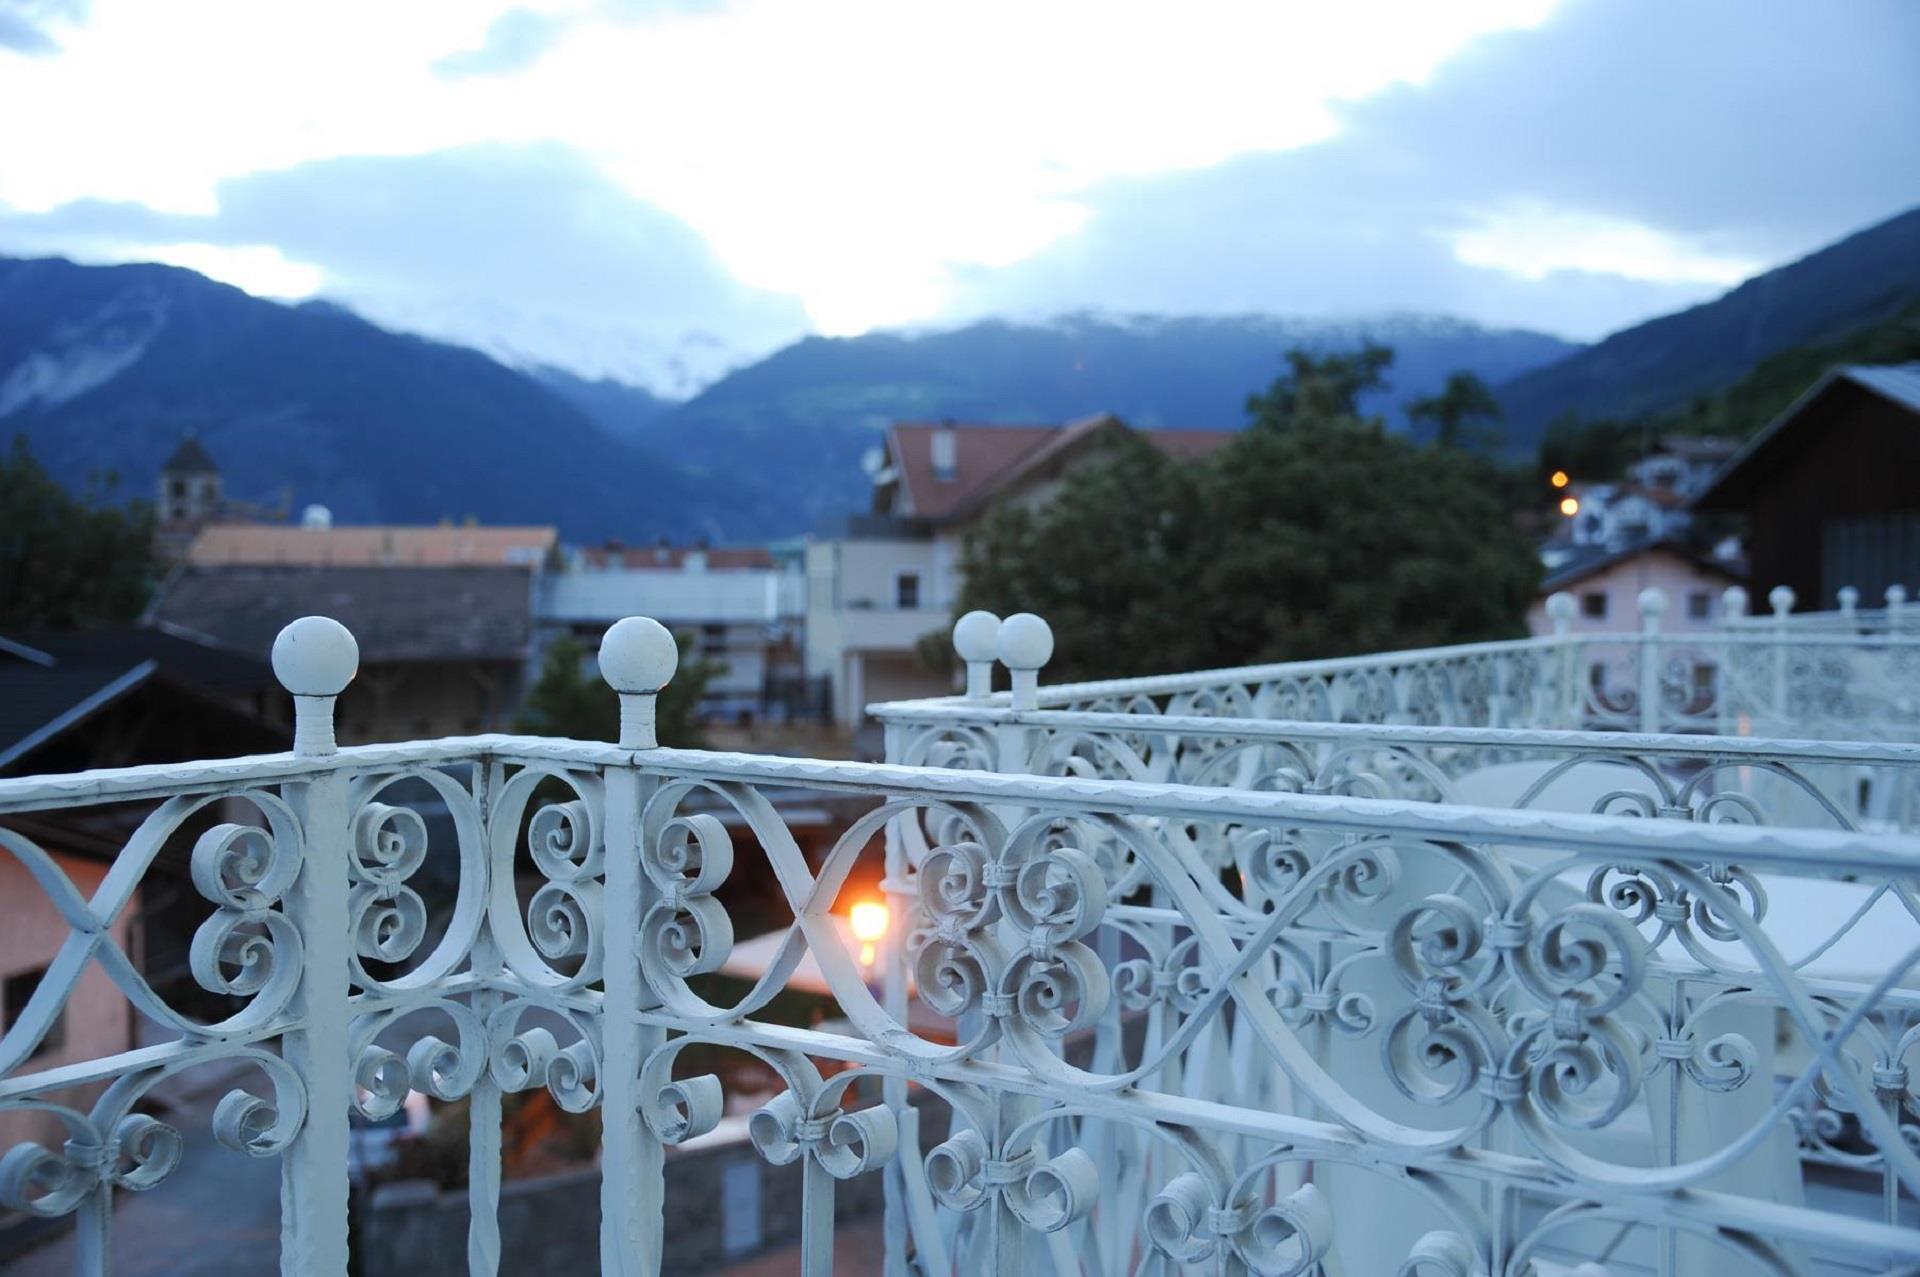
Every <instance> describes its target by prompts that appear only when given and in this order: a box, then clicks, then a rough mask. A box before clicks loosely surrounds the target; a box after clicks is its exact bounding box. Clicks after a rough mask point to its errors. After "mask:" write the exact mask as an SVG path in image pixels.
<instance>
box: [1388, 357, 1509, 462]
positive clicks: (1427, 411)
mask: <svg viewBox="0 0 1920 1277" xmlns="http://www.w3.org/2000/svg"><path fill="white" fill-rule="evenodd" d="M1500 417H1501V412H1500V401H1499V400H1498V399H1495V398H1494V397H1493V391H1492V390H1490V389H1488V387H1487V383H1486V382H1484V381H1482V380H1480V378H1478V377H1476V376H1475V375H1474V374H1472V373H1470V372H1456V373H1453V374H1452V375H1450V376H1449V377H1448V378H1447V384H1446V385H1445V387H1443V388H1442V389H1441V391H1440V393H1439V394H1437V395H1422V396H1421V397H1420V398H1418V399H1415V400H1414V401H1413V402H1411V403H1409V404H1408V405H1407V418H1408V420H1409V421H1412V422H1413V423H1415V425H1416V426H1429V425H1430V426H1432V427H1433V441H1434V442H1435V443H1436V444H1438V445H1440V446H1441V447H1442V448H1459V447H1464V446H1465V445H1467V444H1473V445H1475V446H1477V447H1490V446H1492V445H1493V444H1495V443H1497V442H1498V438H1497V433H1498V423H1499V421H1500Z"/></svg>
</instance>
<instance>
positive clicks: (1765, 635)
mask: <svg viewBox="0 0 1920 1277" xmlns="http://www.w3.org/2000/svg"><path fill="white" fill-rule="evenodd" d="M1781 643H1788V644H1790V645H1792V646H1793V647H1795V648H1807V647H1815V648H1817V647H1835V648H1843V647H1859V646H1861V645H1863V644H1864V645H1868V646H1871V647H1874V648H1887V647H1896V648H1913V649H1915V650H1916V651H1920V634H1892V633H1886V632H1876V633H1871V634H1859V633H1847V632H1837V631H1836V632H1823V631H1821V630H1819V629H1817V628H1811V627H1809V628H1806V629H1795V628H1791V627H1790V628H1789V630H1788V632H1787V633H1785V634H1784V635H1783V634H1782V633H1781V631H1780V629H1779V627H1776V626H1775V625H1774V624H1773V622H1772V621H1771V620H1769V619H1767V618H1759V619H1758V620H1753V621H1751V622H1749V621H1748V620H1742V621H1740V622H1738V623H1737V624H1733V625H1728V626H1724V627H1722V628H1719V629H1714V630H1692V631H1661V632H1656V633H1652V634H1649V633H1648V632H1646V631H1644V630H1619V631H1583V632H1575V633H1566V634H1541V635H1534V636H1532V637H1528V638H1518V639H1497V640H1494V641H1492V642H1486V643H1459V644H1453V645H1449V646H1444V647H1423V648H1408V649H1404V650H1401V651H1393V652H1370V653H1367V654H1365V655H1361V656H1336V657H1324V658H1317V659H1313V660H1304V661H1279V662H1274V663H1271V664H1266V665H1239V666H1226V667H1222V668H1219V669H1210V670H1194V671H1190V672H1188V673H1183V674H1143V675H1138V676H1135V677H1130V678H1111V679H1094V680H1090V681H1087V682H1080V683H1056V684H1051V685H1047V686H1042V687H1040V688H1038V689H1037V699H1038V701H1039V703H1040V704H1041V705H1058V704H1062V703H1066V702H1072V701H1085V700H1096V699H1107V698H1111V697H1117V696H1157V695H1168V694H1177V693H1180V692H1191V691H1201V690H1205V689H1207V688H1213V687H1219V686H1221V685H1222V684H1231V683H1239V684H1250V683H1265V682H1270V681H1273V680H1277V679H1289V678H1311V677H1314V676H1316V675H1321V674H1348V673H1352V672H1354V671H1356V670H1369V669H1388V668H1392V667H1395V666H1409V665H1436V664H1444V663H1447V662H1452V661H1466V660H1472V659H1474V658H1476V657H1490V656H1504V655H1509V654H1513V653H1520V652H1550V651H1555V650H1559V649H1563V648H1566V649H1576V650H1577V649H1579V648H1583V647H1638V646H1642V645H1646V644H1654V645H1657V646H1661V647H1669V648H1671V647H1680V646H1685V647H1722V648H1725V647H1739V648H1747V647H1755V648H1766V647H1772V646H1777V645H1779V644H1781ZM1010 701H1011V696H1010V694H1009V693H1007V692H994V693H991V694H990V695H988V696H986V697H983V698H979V699H971V698H962V697H958V696H955V697H931V698H927V699H925V700H919V701H911V702H894V703H895V704H900V703H905V704H912V705H916V706H920V705H932V704H982V703H984V704H989V705H1006V704H1009V703H1010ZM886 706H887V703H886V702H879V703H875V704H872V705H869V706H868V707H867V709H868V712H869V713H873V714H876V715H877V714H880V713H882V711H884V710H885V708H886Z"/></svg>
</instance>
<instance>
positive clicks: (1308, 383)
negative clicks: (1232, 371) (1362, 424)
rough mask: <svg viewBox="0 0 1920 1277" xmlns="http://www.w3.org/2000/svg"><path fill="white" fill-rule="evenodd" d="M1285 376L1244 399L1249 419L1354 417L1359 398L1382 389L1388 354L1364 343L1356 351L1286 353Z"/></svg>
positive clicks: (1389, 362) (1382, 348) (1388, 365)
mask: <svg viewBox="0 0 1920 1277" xmlns="http://www.w3.org/2000/svg"><path fill="white" fill-rule="evenodd" d="M1286 360H1287V372H1286V374H1285V375H1284V376H1282V377H1280V378H1278V379H1277V380H1276V381H1275V382H1274V383H1273V385H1271V386H1270V387H1268V388H1267V390H1266V391H1265V392H1264V393H1260V394H1254V395H1249V396H1248V397H1247V412H1248V413H1249V414H1250V415H1251V416H1254V417H1266V418H1268V419H1272V420H1281V421H1288V420H1292V419H1293V418H1294V417H1333V416H1347V417H1355V416H1358V415H1359V414H1360V396H1361V395H1362V394H1364V393H1366V392H1367V391H1369V390H1379V389H1381V388H1382V387H1384V386H1385V385H1386V375H1387V369H1389V368H1391V367H1392V366H1393V350H1392V349H1391V348H1390V347H1387V346H1379V345H1375V344H1374V343H1373V342H1368V343H1367V344H1366V345H1364V346H1362V347H1361V348H1360V349H1359V350H1356V351H1351V352H1341V353H1336V354H1330V355H1328V354H1321V355H1316V354H1314V353H1313V352H1311V351H1308V350H1289V351H1288V352H1287V354H1286Z"/></svg>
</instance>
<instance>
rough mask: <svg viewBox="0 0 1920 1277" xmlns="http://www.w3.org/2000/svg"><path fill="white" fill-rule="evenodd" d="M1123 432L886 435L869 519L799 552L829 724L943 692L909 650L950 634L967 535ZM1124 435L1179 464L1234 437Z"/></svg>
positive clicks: (914, 431) (1122, 427)
mask: <svg viewBox="0 0 1920 1277" xmlns="http://www.w3.org/2000/svg"><path fill="white" fill-rule="evenodd" d="M1135 429H1136V428H1135V427H1133V426H1129V425H1128V424H1127V423H1126V422H1124V421H1122V420H1120V418H1118V417H1115V416H1113V415H1111V414H1102V415H1099V416H1093V417H1086V418H1083V419H1081V420H1078V421H1074V422H1070V423H1068V424H1067V425H1064V426H987V425H959V424H956V423H954V422H951V421H946V422H938V423H922V422H898V423H895V424H894V425H893V426H891V427H890V428H889V429H888V430H887V433H886V437H885V440H884V442H883V443H882V445H881V447H880V449H879V452H878V454H877V455H876V456H875V457H873V458H872V463H871V464H870V466H869V473H870V475H871V476H872V479H873V502H872V508H871V510H870V512H869V513H866V514H861V515H855V516H853V517H851V518H849V519H847V520H845V521H844V522H842V523H841V524H839V525H838V526H836V527H835V528H833V529H832V530H831V532H830V533H828V534H827V535H823V536H820V537H817V538H815V539H813V540H811V541H810V542H809V543H808V545H807V557H806V572H807V602H806V619H807V672H808V673H809V674H811V675H813V676H815V677H818V678H822V679H826V680H828V681H829V682H830V684H831V687H832V705H833V717H834V721H835V722H837V723H839V724H841V725H842V726H846V727H856V726H858V725H859V723H860V722H861V720H862V718H863V716H864V710H865V706H866V705H867V704H868V702H870V701H882V700H899V699H903V698H908V697H914V696H928V695H937V694H941V693H944V692H948V691H951V690H952V676H951V674H949V673H948V672H947V671H946V670H944V669H937V668H934V667H931V666H930V665H929V664H928V663H927V662H926V661H925V660H923V659H922V658H921V656H920V655H919V653H918V652H917V650H916V649H917V648H918V646H919V645H920V642H921V640H922V639H923V638H925V637H926V636H927V635H929V634H937V633H943V632H944V631H945V629H946V628H947V626H948V625H949V624H950V623H951V620H952V614H953V607H954V603H955V602H956V600H957V599H958V598H959V596H960V588H961V583H962V579H961V563H960V560H961V551H962V548H963V546H964V544H965V540H966V536H967V533H968V532H969V531H971V530H972V529H973V528H975V527H976V526H977V525H978V524H979V522H980V520H981V519H982V518H984V517H985V516H986V514H987V513H988V512H989V511H990V510H992V509H994V508H995V507H997V506H1000V505H1003V504H1005V503H1008V502H1018V503H1023V504H1029V505H1038V504H1041V503H1043V502H1045V501H1046V500H1047V499H1048V498H1050V497H1051V496H1052V495H1053V494H1054V493H1055V492H1056V491H1058V489H1059V487H1060V484H1061V482H1062V481H1063V480H1064V479H1065V477H1066V475H1067V474H1068V473H1069V472H1070V471H1072V470H1073V469H1074V468H1075V467H1077V466H1080V465H1083V464H1085V463H1086V462H1087V461H1088V460H1090V459H1091V458H1093V457H1094V456H1096V455H1097V454H1098V451H1099V444H1100V441H1101V440H1102V439H1103V438H1106V437H1109V436H1110V435H1111V434H1113V433H1114V432H1118V431H1132V430H1135ZM1136 432H1137V433H1138V434H1140V435H1142V436H1143V437H1144V438H1146V439H1147V440H1148V441H1149V442H1151V443H1152V444H1153V445H1154V446H1155V447H1157V448H1159V449H1160V450H1161V451H1163V452H1165V453H1166V454H1167V455H1169V456H1171V457H1176V458H1182V459H1185V458H1193V457H1200V456H1205V455H1207V454H1208V453H1211V452H1213V451H1215V450H1216V449H1218V448H1220V447H1221V446H1222V445H1224V444H1225V443H1226V442H1227V441H1228V440H1229V439H1231V438H1232V437H1233V434H1234V432H1233V431H1229V430H1138V431H1136Z"/></svg>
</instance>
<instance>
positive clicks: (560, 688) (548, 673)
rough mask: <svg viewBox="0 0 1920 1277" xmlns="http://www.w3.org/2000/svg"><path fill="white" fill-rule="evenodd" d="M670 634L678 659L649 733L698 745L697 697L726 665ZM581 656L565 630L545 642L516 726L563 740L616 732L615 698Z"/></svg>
mask: <svg viewBox="0 0 1920 1277" xmlns="http://www.w3.org/2000/svg"><path fill="white" fill-rule="evenodd" d="M674 637H675V639H676V641H677V642H678V643H679V644H680V665H679V668H677V669H676V670H675V671H674V674H673V680H672V681H671V682H669V683H668V684H667V685H666V686H665V687H663V688H661V689H660V695H659V696H658V697H657V698H656V703H655V707H654V734H655V735H656V736H658V737H659V740H660V743H661V744H662V745H670V746H673V747H675V748H679V749H699V748H701V747H702V746H704V745H705V744H706V740H705V736H704V734H703V733H702V731H701V729H700V720H699V718H698V716H697V711H698V710H699V707H700V699H701V697H703V696H705V695H706V693H707V684H708V683H710V682H712V681H713V679H714V678H715V677H716V676H717V675H719V674H720V673H721V671H722V670H723V669H724V668H725V667H724V666H722V665H720V664H719V663H717V662H714V661H709V660H707V659H705V658H704V657H701V656H698V655H696V654H695V653H694V651H693V648H692V644H691V642H690V641H689V639H688V637H687V636H686V635H684V634H679V635H675V636H674ZM586 657H587V649H586V648H585V647H583V646H581V644H580V643H579V642H578V641H577V640H575V639H573V638H572V637H570V636H568V635H562V636H561V637H559V638H557V639H555V640H554V641H553V642H552V643H549V644H548V645H547V650H546V654H545V656H543V657H542V658H541V662H540V677H539V678H538V679H536V680H534V684H533V686H532V687H530V688H528V689H527V699H526V702H525V704H524V705H523V707H522V708H521V711H520V721H519V724H518V727H519V730H520V731H523V732H527V733H530V734H533V735H540V736H558V737H564V738H566V739H568V740H608V741H610V740H618V739H619V738H620V698H619V696H618V695H616V694H615V692H614V691H613V689H612V688H610V687H608V686H607V685H606V683H605V682H604V681H603V680H602V679H600V677H599V676H598V675H596V674H592V673H590V672H588V670H587V664H586Z"/></svg>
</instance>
